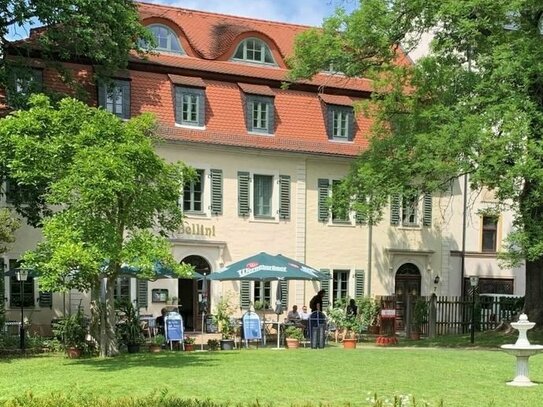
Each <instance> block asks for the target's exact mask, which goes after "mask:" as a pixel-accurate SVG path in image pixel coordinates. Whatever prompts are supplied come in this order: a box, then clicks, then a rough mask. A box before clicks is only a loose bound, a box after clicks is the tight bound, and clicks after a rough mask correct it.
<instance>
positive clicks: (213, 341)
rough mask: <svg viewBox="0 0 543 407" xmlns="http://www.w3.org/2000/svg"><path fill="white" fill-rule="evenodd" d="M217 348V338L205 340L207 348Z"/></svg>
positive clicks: (212, 349) (211, 349)
mask: <svg viewBox="0 0 543 407" xmlns="http://www.w3.org/2000/svg"><path fill="white" fill-rule="evenodd" d="M217 349H219V341H218V340H217V339H208V340H207V350H210V351H214V350H217Z"/></svg>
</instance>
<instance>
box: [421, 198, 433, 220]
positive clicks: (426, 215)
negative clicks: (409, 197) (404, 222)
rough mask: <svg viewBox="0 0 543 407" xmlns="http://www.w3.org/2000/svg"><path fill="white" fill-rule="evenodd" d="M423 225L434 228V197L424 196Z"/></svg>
mask: <svg viewBox="0 0 543 407" xmlns="http://www.w3.org/2000/svg"><path fill="white" fill-rule="evenodd" d="M422 210H423V214H422V224H423V225H424V226H432V195H431V194H428V193H426V194H424V198H423V203H422Z"/></svg>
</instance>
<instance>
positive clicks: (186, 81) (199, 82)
mask: <svg viewBox="0 0 543 407" xmlns="http://www.w3.org/2000/svg"><path fill="white" fill-rule="evenodd" d="M168 77H169V78H170V81H172V83H175V84H176V85H185V86H194V87H196V88H205V87H206V83H205V82H204V80H203V79H202V78H198V77H194V76H182V75H171V74H169V75H168Z"/></svg>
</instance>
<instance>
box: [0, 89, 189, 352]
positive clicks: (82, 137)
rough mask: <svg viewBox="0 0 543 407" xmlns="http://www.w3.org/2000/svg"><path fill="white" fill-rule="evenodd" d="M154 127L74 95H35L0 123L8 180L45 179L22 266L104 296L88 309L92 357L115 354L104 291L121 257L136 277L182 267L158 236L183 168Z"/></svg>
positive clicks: (172, 222) (170, 222)
mask: <svg viewBox="0 0 543 407" xmlns="http://www.w3.org/2000/svg"><path fill="white" fill-rule="evenodd" d="M154 128H155V122H154V119H153V117H152V116H150V115H147V114H143V115H140V116H137V117H135V118H133V119H130V120H129V121H122V120H121V119H119V118H117V117H116V116H115V115H113V114H111V113H108V112H106V111H105V110H103V109H96V108H92V107H88V106H87V105H85V104H83V103H82V102H79V101H76V100H74V99H68V98H66V99H63V100H62V101H61V102H60V103H59V105H58V106H55V105H53V104H52V103H51V102H50V100H49V99H48V98H47V97H46V96H43V95H34V96H32V97H31V100H30V109H29V110H28V111H18V112H15V113H14V114H12V115H10V116H8V117H7V118H5V119H3V120H0V145H2V147H3V148H2V149H1V150H2V151H3V152H4V154H2V153H0V160H2V161H3V162H6V163H7V166H8V168H9V169H10V176H11V179H13V180H14V181H15V182H17V183H20V184H21V185H23V186H24V185H34V184H35V183H37V184H43V185H47V188H46V189H45V191H46V192H45V193H44V195H43V202H44V205H46V206H47V207H49V208H51V213H50V214H49V215H48V216H46V217H45V220H44V223H43V235H44V238H43V241H42V242H40V243H39V244H38V247H37V249H36V250H34V251H31V252H27V254H26V255H25V256H24V258H23V260H24V262H23V263H24V266H25V267H28V268H32V269H35V270H36V271H37V272H38V273H39V276H40V285H41V286H42V287H43V288H44V289H46V290H47V289H49V290H63V289H67V288H77V289H79V290H82V291H89V290H90V291H91V294H92V298H93V300H94V303H95V304H98V303H103V302H104V300H105V303H106V305H107V306H106V307H97V309H98V311H99V312H100V313H102V314H101V315H97V316H96V318H98V317H100V318H101V319H102V322H103V323H101V324H100V329H101V330H102V332H101V335H100V337H101V340H100V344H101V345H102V348H101V351H102V354H109V355H111V354H115V353H116V348H115V343H114V331H113V328H114V322H115V316H114V304H113V291H114V284H115V279H116V278H117V277H118V276H119V275H120V272H121V265H122V264H123V263H125V264H128V265H130V268H131V269H133V270H135V271H136V272H137V273H136V274H137V276H138V277H141V278H153V277H155V274H156V272H157V271H158V270H157V269H156V265H157V264H159V265H160V267H163V268H167V269H169V270H170V271H171V272H172V273H175V274H178V275H179V276H184V275H187V274H189V273H190V271H191V269H190V267H188V266H184V265H180V264H178V263H177V262H176V260H175V259H174V258H173V256H172V252H171V243H170V242H169V240H168V239H167V238H166V236H167V235H168V234H169V233H170V232H172V231H174V230H176V229H177V228H178V227H179V225H180V224H181V221H182V213H181V209H180V207H179V205H178V203H179V201H178V200H179V196H180V192H181V190H182V188H183V182H186V181H187V180H190V179H191V176H192V175H193V170H191V169H189V168H187V167H185V166H184V165H183V164H182V163H167V162H165V161H164V160H163V159H162V158H160V157H158V155H157V154H156V152H155V150H154V144H155V143H156V141H157V139H156V137H154V133H153V131H154ZM7 152H9V153H7ZM104 278H107V285H106V286H105V287H104V285H103V284H104V281H105V280H104ZM104 288H105V293H106V295H105V297H106V298H105V299H104V298H102V299H100V298H99V293H100V291H101V290H102V291H103V289H104Z"/></svg>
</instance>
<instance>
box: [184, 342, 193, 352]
mask: <svg viewBox="0 0 543 407" xmlns="http://www.w3.org/2000/svg"><path fill="white" fill-rule="evenodd" d="M193 350H194V344H193V343H185V352H192V351H193Z"/></svg>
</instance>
